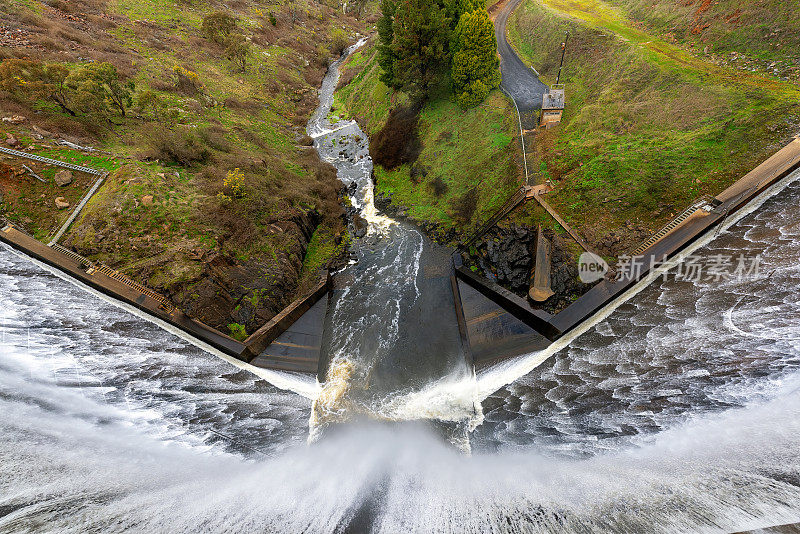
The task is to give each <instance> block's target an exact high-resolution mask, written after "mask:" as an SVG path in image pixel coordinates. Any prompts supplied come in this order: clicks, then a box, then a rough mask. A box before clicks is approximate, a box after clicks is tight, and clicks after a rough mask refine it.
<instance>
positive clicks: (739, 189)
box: [455, 137, 800, 364]
mask: <svg viewBox="0 0 800 534" xmlns="http://www.w3.org/2000/svg"><path fill="white" fill-rule="evenodd" d="M797 169H800V137H798V138H795V139H794V140H793V141H792V142H791V143H789V144H788V145H787V146H786V147H784V148H783V149H781V150H780V151H778V152H777V153H776V154H774V155H773V156H772V157H770V158H769V159H768V160H767V161H765V162H764V163H762V164H761V165H759V166H758V167H756V168H755V169H753V171H751V172H750V173H748V174H747V175H745V176H744V177H742V178H741V179H739V180H738V181H737V182H736V183H734V184H733V185H732V186H730V187H729V188H728V189H726V190H725V191H723V192H722V193H720V194H719V195H717V196H716V197H714V198H713V199H712V202H711V203H710V204H709V205H708V206H707V209H698V210H696V211H694V212H693V213H692V214H691V215H690V216H688V217H686V218H685V219H683V220H681V221H680V222H678V223H676V224H675V225H674V227H672V228H671V229H670V230H669V231H668V232H666V233H665V234H664V235H663V236H661V237H660V238H659V239H657V240H654V241H653V242H652V243H651V244H650V245H649V246H648V247H647V248H645V249H644V250H643V251H641V256H640V261H641V269H640V270H639V271H638V272H631V273H626V274H625V275H623V276H621V277H619V278H614V279H606V280H602V281H601V282H600V283H598V284H597V285H596V286H594V287H593V288H592V289H591V290H589V291H588V292H587V293H585V294H584V295H583V296H581V297H580V298H579V299H578V300H576V301H575V302H574V303H572V304H571V305H570V306H568V307H567V308H566V309H564V310H563V311H561V312H560V313H558V314H556V315H550V314H547V313H545V312H543V311H541V310H536V309H534V308H532V307H531V306H530V305H529V304H528V302H527V301H526V300H525V299H522V298H520V297H518V296H516V295H514V294H512V293H511V292H510V291H508V290H506V289H504V288H502V287H500V286H498V285H497V284H493V283H491V282H489V281H488V280H485V279H483V278H482V277H480V276H477V275H476V274H474V273H472V272H471V271H470V270H469V269H466V268H464V267H463V266H461V264H460V263H461V262H460V257H459V256H458V255H456V257H455V261H456V269H455V272H456V276H457V278H458V280H460V281H462V282H463V283H465V284H467V285H468V286H470V287H472V288H474V289H475V290H477V291H478V292H479V293H480V294H481V295H483V296H484V297H486V298H488V299H490V300H491V301H492V302H493V303H494V305H495V306H496V308H497V309H498V310H504V311H505V312H507V313H509V314H511V315H513V316H514V317H515V318H516V319H517V320H518V321H520V322H522V323H524V324H525V325H526V326H528V327H530V328H531V329H533V330H534V331H536V332H537V333H538V334H540V337H539V338H537V339H536V340H535V342H534V343H533V345H535V347H534V346H531V347H527V348H530V349H531V350H540V349H541V345H542V342H543V340H549V341H555V340H556V339H558V338H560V337H562V336H564V335H565V334H566V333H568V332H570V331H571V330H574V329H575V328H577V327H578V326H580V325H581V324H583V323H585V322H586V321H587V320H589V319H590V318H591V317H592V316H593V315H595V314H596V313H598V312H600V311H601V310H603V309H604V308H606V307H607V306H608V305H610V304H612V303H613V302H614V301H615V300H616V299H618V298H619V297H621V296H622V295H624V294H625V293H626V292H627V291H628V290H629V289H631V288H632V287H633V286H635V285H636V284H637V283H638V282H639V281H640V280H643V279H644V278H645V277H646V276H647V275H648V274H649V273H650V271H651V270H652V268H653V267H655V266H658V265H661V264H663V263H664V261H665V260H669V259H671V258H675V257H676V256H678V255H679V254H680V253H681V252H682V251H683V250H685V249H686V248H688V247H689V246H691V245H692V244H693V243H695V242H697V241H698V240H699V239H701V238H702V237H703V236H705V235H707V234H708V233H709V232H710V231H714V230H716V229H717V228H719V227H721V226H723V225H724V224H725V221H726V220H728V218H729V217H730V216H731V215H733V214H735V213H737V212H739V211H741V210H742V209H743V208H744V207H745V206H747V205H748V204H749V203H750V202H751V201H753V200H754V199H756V198H757V197H758V196H759V195H761V194H762V193H764V192H765V191H766V190H767V189H769V188H770V187H771V186H772V185H774V184H776V183H777V182H779V181H781V180H782V179H784V178H786V177H788V176H789V175H790V174H791V173H793V172H794V171H796V170H797ZM463 308H464V309H465V310H466V322H467V323H468V324H470V323H472V322H477V321H479V320H481V317H477V316H476V317H470V313H469V308H470V307H469V306H464V307H463ZM482 313H483V317H486V316H487V315H488V314H487V312H486V309H485V307H484V309H482ZM497 316H498V317H500V316H501V314H498V315H497ZM495 322H497V323H498V324H499V320H496V321H495ZM470 332H473V333H474V332H475V329H471V330H470ZM469 341H470V343H472V344H473V345H474V344H475V340H474V339H472V336H470V339H469ZM523 352H526V350H523V349H521V348H516V349H515V352H509V353H508V356H507V357H513V356H516V355H518V354H521V353H523ZM478 360H479V358H478V357H477V356H476V364H478Z"/></svg>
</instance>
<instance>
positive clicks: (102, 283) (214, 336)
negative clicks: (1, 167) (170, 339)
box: [0, 225, 330, 374]
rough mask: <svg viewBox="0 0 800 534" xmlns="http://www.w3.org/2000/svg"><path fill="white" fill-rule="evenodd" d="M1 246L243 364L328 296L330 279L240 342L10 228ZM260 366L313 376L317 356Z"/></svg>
mask: <svg viewBox="0 0 800 534" xmlns="http://www.w3.org/2000/svg"><path fill="white" fill-rule="evenodd" d="M0 242H3V243H5V244H7V245H9V246H10V247H12V248H14V249H15V250H18V251H20V252H22V253H24V254H26V255H27V256H30V257H32V258H34V259H36V260H38V261H40V262H42V263H44V264H46V265H48V266H50V267H53V268H55V269H58V270H59V271H61V272H63V273H64V274H66V275H68V276H70V277H72V278H73V279H75V280H77V281H78V282H81V283H83V284H85V285H86V286H89V287H90V288H92V289H94V290H96V291H99V292H101V293H103V294H104V295H106V296H108V297H111V298H112V299H115V300H118V301H120V302H122V303H125V304H128V305H130V306H133V307H134V308H136V309H138V310H139V311H142V312H144V313H146V314H148V315H150V316H152V317H154V318H156V319H159V320H160V321H163V322H165V323H167V324H169V325H171V326H173V327H175V328H177V329H179V330H181V331H182V332H184V333H185V334H188V335H189V336H191V337H193V338H195V339H197V340H199V341H202V342H204V343H206V344H208V345H210V346H211V347H213V348H215V349H217V350H219V351H221V352H223V353H224V354H226V355H228V356H232V357H234V358H236V359H238V360H241V361H244V362H247V363H249V362H251V361H252V360H253V358H254V357H255V356H258V354H260V352H261V351H263V350H264V349H265V348H266V347H267V346H269V344H270V343H271V342H272V341H273V340H274V339H276V338H277V337H278V336H280V335H281V334H283V333H284V332H285V331H287V330H288V329H290V328H291V327H292V325H293V324H294V323H295V322H296V321H298V320H299V319H300V318H301V317H302V316H303V314H304V313H305V312H306V311H308V310H309V309H310V308H311V307H312V306H314V305H315V304H316V303H317V302H318V301H319V300H320V299H322V298H323V297H324V296H325V295H327V293H328V290H329V288H330V279H329V278H326V279H325V280H323V281H322V282H320V284H318V286H317V287H316V288H315V290H314V291H313V292H312V293H311V294H309V295H307V296H305V297H303V298H301V299H298V300H297V301H295V302H293V303H292V304H291V305H289V307H287V308H286V309H285V310H284V311H282V312H281V313H279V314H278V315H277V316H276V317H275V318H274V319H273V320H272V321H270V322H268V323H267V325H265V326H264V327H263V328H262V329H259V330H258V331H257V332H256V333H254V334H253V335H252V336H250V337H249V338H248V339H247V340H245V341H244V342H240V341H237V340H235V339H233V338H231V337H230V336H227V335H225V334H223V333H221V332H219V331H217V330H215V329H214V328H211V327H210V326H208V325H206V324H203V323H201V322H200V321H197V320H196V319H193V318H191V317H189V316H187V315H186V314H184V313H183V312H182V311H180V310H178V309H176V308H174V307H173V306H171V305H169V304H168V303H167V302H168V301H167V300H166V299H164V298H163V297H161V296H160V295H158V294H156V293H154V292H152V291H150V290H148V289H146V288H143V287H140V286H139V285H138V284H135V283H132V282H131V281H128V280H127V278H125V277H123V276H120V275H119V273H116V272H115V271H113V270H111V269H108V268H105V267H102V266H97V265H93V264H91V262H88V260H85V259H84V258H82V257H80V256H78V255H77V254H74V253H71V252H70V251H65V250H62V249H61V248H60V247H49V246H47V245H45V244H44V243H42V242H40V241H38V240H36V239H35V238H34V237H33V236H30V235H28V234H26V233H25V232H23V231H21V230H20V229H18V228H15V227H14V226H12V225H7V226H5V227H3V228H0ZM259 366H260V367H264V368H268V369H276V370H296V371H300V372H308V373H311V374H316V373H317V369H318V366H319V354H316V358H311V359H307V358H306V359H304V361H303V362H302V365H299V366H298V365H295V366H291V369H287V367H286V366H285V365H271V364H270V363H267V364H264V365H259Z"/></svg>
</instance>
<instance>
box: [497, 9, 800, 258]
mask: <svg viewBox="0 0 800 534" xmlns="http://www.w3.org/2000/svg"><path fill="white" fill-rule="evenodd" d="M567 31H569V32H570V38H569V42H570V44H569V49H568V54H567V61H566V66H565V70H564V75H563V80H564V81H565V83H566V88H567V110H566V112H565V116H564V121H563V123H562V124H561V126H560V127H559V128H557V129H554V130H550V131H548V132H544V133H540V134H539V135H538V137H537V139H536V150H535V154H534V156H533V160H534V162H533V163H534V166H535V167H536V168H537V169H538V171H539V173H540V177H541V178H549V179H552V180H553V181H554V182H555V183H556V192H555V193H553V194H552V195H551V196H550V201H551V202H552V204H554V205H555V206H556V207H557V208H558V209H559V210H560V211H561V212H562V213H563V215H564V216H565V218H566V219H567V220H568V221H570V222H572V223H575V225H576V226H577V227H578V228H581V229H582V230H583V231H584V233H586V234H587V237H588V238H589V239H590V241H593V242H594V243H595V244H596V245H597V248H598V249H599V250H600V251H601V252H603V253H607V254H618V253H621V252H623V251H624V250H625V249H626V248H627V247H629V246H631V245H633V244H634V242H626V240H625V239H624V238H623V239H621V240H620V239H616V238H615V237H614V235H616V237H619V236H620V235H623V236H625V235H626V234H629V232H627V230H628V229H630V228H631V227H633V226H636V227H638V226H645V227H648V228H650V229H655V228H656V227H658V226H659V225H660V224H662V223H663V222H664V221H666V220H668V219H669V218H670V217H672V216H673V215H675V214H676V213H677V212H678V211H679V210H681V209H682V208H683V207H685V206H686V205H687V204H688V203H690V202H691V201H692V200H693V199H694V198H696V197H698V196H700V195H703V194H714V193H717V192H719V191H721V190H722V189H723V188H724V187H726V186H727V185H729V184H730V183H732V182H733V181H734V180H736V179H737V178H739V177H740V176H742V175H743V174H745V173H746V172H747V171H749V170H750V169H752V168H753V167H755V166H756V165H757V164H758V163H760V162H761V161H763V160H764V159H765V158H766V157H768V156H769V155H771V153H773V152H774V151H775V150H776V149H777V148H778V147H779V146H780V145H781V144H782V143H784V142H786V141H787V140H788V139H789V138H790V137H791V135H793V134H794V133H796V132H797V131H798V125H800V112H798V106H799V105H800V88H798V87H797V86H796V85H794V84H792V83H790V82H784V81H781V80H780V79H778V78H777V77H765V76H762V75H760V74H753V73H750V72H747V73H744V72H741V71H739V70H735V69H733V68H731V67H728V66H725V65H715V64H714V63H713V62H712V61H710V60H709V58H706V57H703V56H702V54H699V55H698V54H693V53H692V51H691V50H690V49H688V48H687V47H684V46H681V45H680V44H676V43H674V42H668V41H666V40H664V39H662V38H661V37H660V36H659V35H654V34H652V33H648V31H646V30H644V29H642V25H641V24H640V23H639V22H638V21H634V20H630V19H628V18H627V17H626V15H625V14H624V12H623V11H622V10H620V9H618V8H615V7H613V6H611V5H609V4H607V3H603V2H600V1H599V0H581V1H571V0H541V1H540V0H528V1H527V2H525V3H524V4H523V5H522V6H521V7H520V8H519V9H518V11H517V13H516V14H515V16H514V18H513V20H512V23H511V29H510V36H511V39H512V42H513V43H514V46H515V47H516V48H517V49H518V50H519V51H520V52H521V54H522V55H523V56H524V58H525V59H526V60H527V61H529V62H530V63H531V64H532V65H534V66H535V67H536V68H537V69H538V70H539V71H540V72H541V73H542V74H543V77H544V79H545V81H549V82H552V81H553V80H554V78H555V74H556V72H557V69H558V60H559V59H560V49H559V48H560V47H559V45H560V43H561V41H563V39H564V34H565V32H567ZM612 234H613V235H612Z"/></svg>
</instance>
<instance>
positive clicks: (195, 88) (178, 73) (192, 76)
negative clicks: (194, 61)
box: [172, 65, 203, 95]
mask: <svg viewBox="0 0 800 534" xmlns="http://www.w3.org/2000/svg"><path fill="white" fill-rule="evenodd" d="M172 73H173V74H174V75H175V87H176V88H177V89H178V90H179V91H181V92H182V93H185V94H187V95H196V94H198V93H200V92H201V91H202V88H203V85H202V84H201V83H200V77H199V76H198V75H197V73H196V72H193V71H191V70H189V69H185V68H183V67H181V66H180V65H175V67H174V68H173V69H172Z"/></svg>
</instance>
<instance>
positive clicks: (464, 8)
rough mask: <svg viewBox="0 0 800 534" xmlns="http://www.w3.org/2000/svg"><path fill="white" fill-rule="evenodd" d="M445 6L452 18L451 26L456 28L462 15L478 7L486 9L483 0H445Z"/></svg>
mask: <svg viewBox="0 0 800 534" xmlns="http://www.w3.org/2000/svg"><path fill="white" fill-rule="evenodd" d="M442 5H443V7H444V9H445V12H446V13H447V16H448V17H449V18H450V21H451V26H452V27H453V28H455V26H456V24H458V21H459V20H460V19H461V15H463V14H464V13H472V12H473V11H476V10H478V9H485V2H484V1H483V0H443V4H442Z"/></svg>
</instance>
